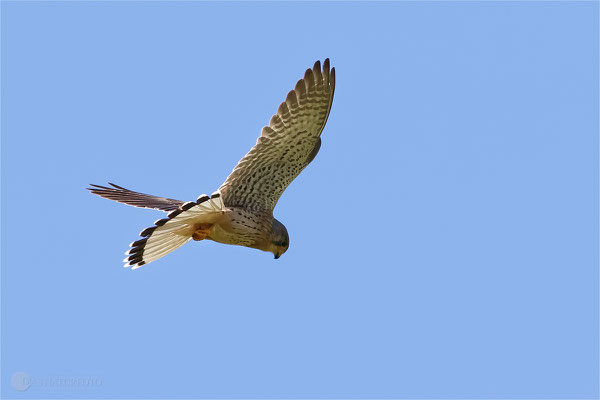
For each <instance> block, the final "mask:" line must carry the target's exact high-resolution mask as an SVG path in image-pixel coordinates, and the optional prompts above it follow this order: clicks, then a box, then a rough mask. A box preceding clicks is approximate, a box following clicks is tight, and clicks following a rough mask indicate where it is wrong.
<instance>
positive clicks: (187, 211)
mask: <svg viewBox="0 0 600 400" xmlns="http://www.w3.org/2000/svg"><path fill="white" fill-rule="evenodd" d="M223 208H224V206H223V201H222V200H221V194H220V193H219V192H215V193H213V194H212V196H211V197H208V196H207V195H202V196H200V197H199V198H198V200H197V201H196V202H193V201H190V202H187V203H184V204H183V205H181V206H180V207H179V208H178V209H176V210H174V211H171V212H170V213H169V215H168V216H167V218H164V219H159V220H158V221H156V222H155V223H154V226H151V227H149V228H146V229H144V230H143V231H142V232H141V233H140V236H142V237H143V239H140V240H137V241H135V242H133V243H131V244H130V245H129V246H130V247H131V249H129V251H127V252H126V253H125V254H126V255H127V257H126V258H125V259H124V260H123V262H124V263H125V267H130V266H131V267H132V269H137V268H139V267H141V266H142V265H145V264H148V263H149V262H152V261H155V260H158V259H159V258H161V257H163V256H165V255H166V254H168V253H170V252H172V251H173V250H176V249H178V248H179V247H181V246H183V245H184V244H186V243H187V242H188V241H189V240H190V239H191V238H192V235H193V234H194V232H195V230H196V228H197V226H198V225H199V224H204V223H213V222H214V221H215V220H216V219H217V218H218V217H219V216H220V215H221V214H222V213H223V212H224V211H223Z"/></svg>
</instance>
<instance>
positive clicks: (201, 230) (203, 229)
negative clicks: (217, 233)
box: [192, 224, 214, 240]
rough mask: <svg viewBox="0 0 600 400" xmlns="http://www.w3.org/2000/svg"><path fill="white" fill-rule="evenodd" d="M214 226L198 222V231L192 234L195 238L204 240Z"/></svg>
mask: <svg viewBox="0 0 600 400" xmlns="http://www.w3.org/2000/svg"><path fill="white" fill-rule="evenodd" d="M213 227H214V224H198V225H196V231H195V232H194V234H193V235H192V239H194V240H204V239H206V237H207V236H208V235H209V234H210V232H211V231H212V229H213Z"/></svg>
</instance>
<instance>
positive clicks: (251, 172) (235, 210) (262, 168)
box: [89, 59, 335, 269]
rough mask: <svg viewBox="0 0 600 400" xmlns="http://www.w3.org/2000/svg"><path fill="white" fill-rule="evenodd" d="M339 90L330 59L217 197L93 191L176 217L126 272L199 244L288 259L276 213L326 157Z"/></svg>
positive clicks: (294, 95)
mask: <svg viewBox="0 0 600 400" xmlns="http://www.w3.org/2000/svg"><path fill="white" fill-rule="evenodd" d="M334 88H335V69H334V68H332V69H331V71H330V70H329V60H328V59H327V60H325V62H324V63H323V68H322V69H321V64H320V62H319V61H317V62H316V63H315V65H314V67H313V68H312V69H308V70H307V71H306V73H305V75H304V78H303V79H300V80H299V81H298V83H297V84H296V88H295V89H294V90H292V91H291V92H289V93H288V95H287V97H286V100H285V102H283V103H281V105H280V106H279V108H278V110H277V113H276V114H275V115H274V116H273V117H272V118H271V121H270V123H269V126H266V127H264V128H263V130H262V132H261V136H260V137H259V138H258V141H257V143H256V145H255V146H254V147H253V148H252V149H251V150H250V152H248V154H246V156H245V157H244V158H242V159H241V160H240V162H239V163H238V165H237V166H236V167H235V168H234V170H233V171H232V173H231V174H230V175H229V177H228V178H227V179H226V180H225V182H224V183H223V185H221V187H220V188H219V190H217V191H216V192H215V193H213V194H212V196H210V197H209V196H207V195H201V196H200V197H198V199H197V200H196V201H195V202H182V201H179V200H175V199H169V198H164V197H157V196H152V195H147V194H143V193H138V192H134V191H131V190H128V189H125V188H123V187H121V186H117V185H114V184H110V185H111V186H112V187H106V186H98V185H92V186H93V188H90V189H89V190H90V191H91V192H92V193H94V194H97V195H99V196H102V197H105V198H108V199H111V200H115V201H119V202H122V203H125V204H129V205H132V206H136V207H144V208H154V209H159V210H162V211H165V212H168V213H169V214H168V217H167V218H165V219H160V220H158V221H156V222H155V225H154V226H152V227H149V228H146V229H144V230H143V231H142V232H141V233H140V236H142V239H140V240H137V241H135V242H133V243H132V244H131V245H130V247H131V249H130V250H129V251H128V252H127V253H126V254H128V257H127V258H126V259H125V260H124V262H125V263H126V265H125V266H133V268H134V269H135V268H139V267H140V266H142V265H144V264H147V263H149V262H151V261H154V260H156V259H158V258H160V257H162V256H164V255H165V254H167V253H169V252H171V251H173V250H175V249H177V248H179V247H180V246H182V245H183V244H185V243H187V242H188V241H190V240H192V239H193V240H205V239H207V240H213V241H215V242H219V243H224V244H233V245H240V246H246V247H251V248H255V249H259V250H263V251H268V252H271V253H273V254H274V255H275V258H279V256H281V254H283V253H285V251H287V249H288V246H289V236H288V232H287V230H286V228H285V226H284V225H283V224H282V223H281V222H279V221H278V220H276V219H275V218H274V217H273V209H274V208H275V205H276V204H277V201H278V200H279V197H280V196H281V194H282V193H283V191H284V190H285V189H286V188H287V186H288V185H289V184H290V183H291V182H292V180H294V179H295V178H296V176H298V174H299V173H300V172H301V171H302V170H303V169H304V168H305V167H306V166H307V165H308V164H309V163H310V162H311V161H312V160H313V159H314V157H315V156H316V154H317V152H318V151H319V148H320V147H321V138H320V136H321V132H322V131H323V128H324V126H325V122H326V121H327V117H328V116H329V111H330V109H331V104H332V102H333V92H334Z"/></svg>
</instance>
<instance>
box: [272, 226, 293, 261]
mask: <svg viewBox="0 0 600 400" xmlns="http://www.w3.org/2000/svg"><path fill="white" fill-rule="evenodd" d="M289 246H290V237H289V235H288V232H287V229H285V226H283V224H282V223H281V222H279V221H277V220H276V219H275V218H273V226H272V227H271V233H270V234H269V249H268V251H270V252H271V253H273V254H274V255H275V259H278V258H279V257H281V255H282V254H283V253H285V252H286V251H287V249H288V247H289Z"/></svg>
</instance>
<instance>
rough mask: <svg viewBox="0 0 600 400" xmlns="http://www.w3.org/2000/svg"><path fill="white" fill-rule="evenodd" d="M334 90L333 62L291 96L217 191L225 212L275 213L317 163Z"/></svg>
mask: <svg viewBox="0 0 600 400" xmlns="http://www.w3.org/2000/svg"><path fill="white" fill-rule="evenodd" d="M334 88H335V68H332V69H331V71H330V70H329V59H326V60H325V61H324V62H323V68H322V69H321V63H320V62H319V61H317V62H316V63H315V65H314V67H313V68H312V69H308V70H306V73H305V74H304V78H303V79H300V80H299V81H298V83H297V84H296V88H295V89H294V90H292V91H291V92H289V93H288V95H287V97H286V99H285V101H284V102H283V103H281V105H280V106H279V108H278V109H277V114H275V115H274V116H273V117H272V118H271V122H270V123H269V126H265V127H264V128H263V129H262V132H261V135H260V137H259V138H258V141H257V142H256V145H255V146H254V147H253V148H252V149H251V150H250V152H248V154H246V156H244V158H242V159H241V160H240V162H239V163H238V164H237V166H236V167H235V168H234V169H233V172H232V173H231V174H230V175H229V177H227V179H226V180H225V183H223V185H222V186H221V187H220V189H219V191H220V192H221V194H222V196H223V202H224V204H225V205H226V206H230V207H231V206H241V207H247V208H252V209H262V210H272V209H273V208H275V205H276V204H277V201H278V200H279V197H280V196H281V194H282V193H283V191H284V190H285V188H286V187H287V186H288V185H289V184H290V183H291V182H292V181H293V180H294V178H296V176H298V174H299V173H300V172H301V171H302V170H303V169H304V168H305V167H306V166H307V165H308V164H309V163H310V162H311V161H312V160H313V158H314V157H315V156H316V155H317V152H318V151H319V148H320V146H321V138H320V136H321V132H322V131H323V128H324V127H325V122H327V117H328V116H329V111H330V109H331V104H332V101H333V92H334Z"/></svg>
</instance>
